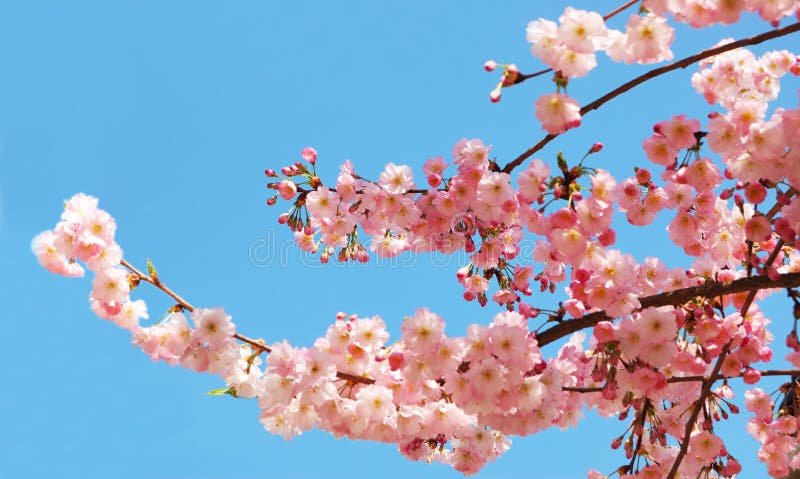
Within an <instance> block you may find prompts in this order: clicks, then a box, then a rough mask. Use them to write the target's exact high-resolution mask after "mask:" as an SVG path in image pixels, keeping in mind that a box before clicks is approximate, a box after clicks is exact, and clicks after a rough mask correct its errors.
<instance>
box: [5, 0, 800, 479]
mask: <svg viewBox="0 0 800 479" xmlns="http://www.w3.org/2000/svg"><path fill="white" fill-rule="evenodd" d="M345 3H346V4H345ZM619 3H621V2H619ZM488 5H489V4H488V3H487V2H478V1H472V0H448V1H440V2H421V1H410V2H402V3H393V4H390V3H389V2H367V1H357V2H356V1H353V2H316V1H315V2H258V1H241V2H228V3H224V2H210V1H200V0H195V1H189V0H180V1H179V0H174V1H170V2H164V1H154V0H143V1H135V2H134V1H120V2H107V1H84V0H74V1H70V2H65V1H61V0H52V1H44V0H30V1H24V2H23V1H16V2H15V1H8V0H6V1H0V65H2V74H0V248H1V249H0V251H2V254H0V268H2V271H3V280H2V287H1V288H0V300H1V301H2V303H1V304H2V305H3V313H2V317H3V321H4V327H3V332H2V334H0V337H2V338H3V339H4V341H3V343H4V345H3V347H2V348H0V365H1V366H0V368H2V369H0V370H1V371H2V375H0V377H2V387H1V391H2V393H0V411H2V413H0V478H26V477H32V478H38V477H59V478H78V477H80V478H101V477H102V478H109V477H119V478H287V479H288V478H313V477H329V478H344V477H348V478H350V477H353V476H356V477H359V476H362V475H367V474H369V475H371V476H380V477H383V478H394V477H419V478H424V477H436V478H446V477H459V474H457V473H455V472H453V471H451V470H449V469H448V468H446V467H444V466H440V465H431V466H427V465H425V464H421V463H412V462H409V461H407V460H405V459H403V458H401V457H400V456H399V455H398V454H397V453H396V451H395V449H394V447H392V446H390V445H380V444H370V443H362V442H358V443H356V442H352V441H349V440H336V439H334V438H332V437H331V436H329V435H328V434H326V433H321V432H318V431H314V432H310V433H306V434H304V435H303V436H301V437H299V438H296V439H295V440H293V441H291V442H284V440H283V439H281V438H279V437H274V436H270V435H269V434H268V433H266V432H265V431H263V429H262V427H261V425H260V424H259V422H258V409H257V407H256V404H255V403H254V402H248V401H246V400H232V399H230V398H215V397H209V396H205V395H204V394H203V393H204V392H205V391H208V390H210V389H213V388H216V387H220V385H221V384H220V382H219V381H217V380H216V379H214V378H211V377H205V376H200V375H197V374H194V373H191V372H189V371H185V370H182V369H177V368H170V367H168V366H166V365H164V364H152V363H151V362H150V360H149V359H148V358H147V357H146V356H144V355H143V354H141V353H140V352H139V351H137V350H135V349H134V348H133V347H132V346H131V345H130V341H129V338H128V334H127V333H126V332H124V331H122V330H119V329H117V328H116V327H114V326H113V325H111V324H109V323H106V322H104V321H101V320H99V319H96V318H95V317H93V315H92V313H91V312H90V310H89V308H88V302H87V296H88V293H89V290H90V282H89V280H88V279H82V280H69V279H64V278H60V277H56V276H53V275H50V274H48V273H46V272H45V271H43V270H42V269H41V268H39V267H38V265H37V264H36V261H35V259H34V257H33V256H32V255H31V253H30V250H29V245H30V240H31V238H32V237H33V236H34V235H36V234H37V233H39V232H40V231H42V230H44V229H47V228H51V227H52V226H53V225H54V224H55V222H56V221H57V219H58V215H59V214H60V210H61V204H62V201H63V200H64V199H66V198H68V197H70V196H71V195H72V194H74V193H76V192H81V191H82V192H85V193H88V194H92V195H95V196H97V197H99V198H100V200H101V207H103V208H105V209H107V210H108V211H109V212H111V213H112V214H113V215H114V216H115V217H116V218H117V220H118V224H119V229H118V234H117V238H118V241H119V243H120V244H121V245H122V247H123V249H124V250H125V251H126V253H127V254H126V257H127V258H128V259H129V260H131V261H132V262H134V263H135V264H138V265H140V266H141V265H143V264H144V261H145V259H146V258H147V257H148V256H152V257H153V259H154V261H155V263H156V266H157V267H158V269H159V272H160V275H161V278H162V279H163V280H164V281H165V282H166V283H167V284H168V285H170V286H172V287H173V288H174V289H176V290H177V291H178V292H180V293H181V294H183V295H184V296H185V297H186V298H187V299H188V300H189V301H191V302H193V303H195V304H197V305H202V306H208V307H213V306H224V307H225V308H226V310H227V311H229V312H230V313H231V314H232V315H233V316H234V320H235V321H236V322H237V324H238V325H239V328H240V330H241V331H243V332H245V333H247V334H249V335H251V336H254V337H263V338H265V339H266V340H267V341H269V342H272V341H275V340H280V339H283V338H288V339H289V340H290V341H291V342H292V343H294V344H297V345H309V344H311V343H312V342H313V340H314V338H316V337H317V336H319V335H322V334H324V331H325V329H326V327H327V326H328V324H330V322H332V321H333V319H334V315H335V313H336V312H337V311H346V312H348V313H358V314H360V315H373V314H380V315H382V316H383V318H384V319H385V320H386V321H387V323H388V324H389V329H390V331H391V332H392V334H393V335H395V336H396V335H397V334H398V333H399V323H400V321H401V319H402V317H403V315H406V314H411V313H413V311H414V309H416V308H417V307H421V306H427V307H429V308H431V309H432V310H434V311H436V312H439V313H440V314H442V315H443V316H444V317H445V320H446V321H447V322H448V332H450V333H451V334H461V333H463V331H464V329H465V327H466V325H467V324H469V323H471V322H488V321H489V320H490V318H491V316H493V315H494V314H495V312H496V310H495V309H493V308H491V307H487V308H486V309H480V308H478V307H477V305H475V304H467V303H465V302H463V301H461V300H460V299H459V297H460V291H459V289H460V287H459V286H458V285H457V284H456V281H455V277H454V276H455V271H456V269H457V268H458V267H459V266H460V265H461V264H462V263H459V261H456V260H451V261H450V262H447V261H444V260H443V259H442V258H438V259H436V260H433V259H431V258H428V257H420V258H416V260H415V264H413V265H409V264H400V263H397V264H384V265H382V266H380V267H376V266H370V267H362V266H358V267H340V266H338V265H331V266H329V267H327V268H320V267H318V266H317V265H316V263H315V262H314V261H313V260H312V261H308V260H307V259H304V258H302V257H301V255H299V254H298V252H297V250H291V249H288V248H287V247H286V246H285V245H286V242H287V240H288V239H289V238H290V236H289V235H288V234H287V231H285V230H284V229H282V228H280V229H279V228H276V226H277V225H276V223H275V219H276V217H277V215H278V214H279V213H280V212H281V211H282V209H281V208H282V207H281V208H267V207H266V206H264V200H265V199H266V196H267V195H266V191H265V188H264V185H265V183H266V181H265V178H264V177H263V173H262V172H263V170H264V168H267V167H276V166H281V165H283V164H287V163H289V162H294V161H295V160H297V159H299V152H300V150H301V149H302V148H303V147H304V146H306V145H313V146H314V147H316V148H317V150H318V151H319V155H320V156H319V168H320V170H321V172H322V176H323V178H325V179H326V180H328V181H335V174H336V172H337V171H338V165H339V164H340V163H341V162H342V161H343V160H344V159H346V158H349V159H351V160H352V161H353V162H354V163H355V164H356V165H357V168H358V170H359V171H360V172H361V173H362V174H365V175H371V176H377V173H378V172H379V171H380V170H381V169H382V165H384V164H385V163H387V162H394V163H397V164H403V163H406V164H410V165H412V166H413V167H414V168H415V170H416V171H420V169H421V166H422V163H423V161H424V160H425V159H426V158H428V157H429V156H434V155H448V154H449V152H450V149H451V147H452V145H453V143H455V142H456V141H457V140H458V139H459V138H461V137H470V138H472V137H480V138H482V139H483V140H484V141H485V142H486V143H490V144H493V145H494V149H493V153H494V154H495V155H497V157H498V160H499V161H500V163H505V162H507V161H509V160H510V159H512V158H513V157H514V156H516V155H517V154H519V153H520V152H522V151H524V150H525V149H526V148H527V147H529V146H530V145H532V144H533V143H535V142H536V141H538V140H539V138H541V136H542V134H543V132H542V131H541V130H540V129H539V126H538V124H537V123H536V121H535V118H534V117H533V102H534V100H535V98H536V97H537V96H538V94H539V93H540V92H542V91H545V90H546V91H549V90H550V89H551V86H550V84H549V83H548V81H547V79H546V78H542V79H540V80H538V81H537V82H530V83H528V84H525V85H524V86H521V87H517V88H514V89H511V90H507V91H505V92H504V95H503V101H502V102H501V103H500V104H498V105H492V104H490V103H489V101H488V93H489V91H490V90H491V89H492V88H493V86H494V83H495V82H496V81H497V77H496V76H495V75H490V74H488V73H485V72H483V70H482V68H481V67H482V64H483V62H484V61H485V60H487V59H490V58H493V59H496V60H498V61H500V62H512V61H513V62H517V63H518V64H519V65H520V68H521V69H522V70H523V71H533V70H535V69H539V68H540V67H541V66H540V64H538V63H537V61H536V60H535V59H534V58H533V57H531V56H530V54H529V53H528V45H527V44H526V43H525V26H526V24H527V22H528V21H530V20H533V19H536V18H539V17H548V18H556V17H557V16H558V15H559V13H560V12H561V10H562V9H563V6H564V5H563V4H561V3H560V2H530V1H527V2H523V1H508V2H502V7H499V6H495V7H489V6H488ZM497 5H499V4H497ZM573 5H574V6H576V7H588V6H590V5H592V6H594V7H595V8H598V9H600V10H601V11H610V10H612V9H613V8H615V7H616V6H617V2H611V1H605V0H604V1H601V2H598V1H592V2H589V1H582V2H573ZM748 19H750V20H752V16H748ZM612 25H614V26H619V23H613V24H612ZM766 29H768V26H767V25H765V24H763V23H762V22H754V21H748V22H746V23H745V24H744V25H740V26H737V27H735V28H729V29H714V30H713V31H712V32H700V33H697V32H687V31H686V29H681V30H680V31H679V34H683V33H686V35H685V36H680V35H679V37H678V40H677V43H676V45H675V48H674V50H675V51H676V55H677V56H681V55H682V54H687V53H690V52H692V50H693V49H696V48H698V47H705V46H710V45H711V44H712V43H714V42H715V41H716V39H715V38H714V36H715V35H716V36H719V35H720V34H722V35H729V36H736V37H740V36H743V35H749V34H753V33H758V32H761V31H764V30H766ZM720 32H722V33H720ZM797 44H798V42H797V38H796V37H795V38H790V39H788V40H783V41H781V42H776V43H775V44H774V45H773V46H774V47H775V48H777V47H779V46H781V47H786V46H787V45H788V46H796V45H797ZM763 50H764V48H758V49H757V51H763ZM641 71H643V68H629V69H625V68H620V67H618V66H615V65H611V64H610V63H609V62H608V61H606V60H605V59H604V57H601V66H600V68H599V69H598V70H597V71H595V72H593V73H594V74H593V75H592V76H591V77H590V79H588V80H586V79H584V80H577V81H574V82H573V84H571V85H570V93H571V95H572V96H574V97H576V98H577V99H578V100H579V101H582V102H583V103H586V102H588V101H589V100H591V99H593V98H595V97H596V96H599V95H600V94H602V93H604V92H605V91H606V90H608V89H610V88H612V87H613V86H615V85H616V84H618V83H620V82H621V81H622V80H623V79H626V78H630V77H632V76H634V75H635V74H638V73H640V72H641ZM693 71H694V70H693V69H692V70H691V71H686V72H676V73H674V74H672V75H669V76H668V77H666V78H662V79H659V80H657V81H653V82H651V83H649V84H647V85H645V86H644V87H641V88H639V89H637V90H635V91H634V92H631V94H629V95H627V96H626V97H624V98H621V99H618V100H617V101H615V102H614V103H612V104H609V105H607V106H606V107H604V108H603V109H602V110H601V111H600V112H596V113H593V114H592V115H591V116H588V117H587V118H586V119H585V122H584V124H585V127H584V128H582V129H581V130H579V131H574V132H569V133H568V134H567V135H565V136H564V137H563V138H561V139H559V140H558V141H556V142H555V143H554V144H553V145H551V146H550V147H549V148H547V149H545V150H544V151H543V152H542V153H541V154H540V155H539V156H540V157H541V158H543V159H545V160H547V161H550V162H551V163H552V162H553V160H554V156H555V153H556V152H557V151H558V150H563V151H564V152H565V154H566V155H567V157H568V158H576V157H578V156H579V155H580V154H582V153H583V152H584V151H586V149H587V148H588V147H589V145H591V143H592V142H594V141H603V142H604V143H605V144H606V149H605V150H604V151H603V153H602V154H601V155H598V156H597V157H596V160H595V162H596V163H595V165H594V166H598V167H603V168H607V169H610V170H611V171H612V172H615V173H617V174H623V173H626V174H629V173H630V172H631V171H632V167H633V165H634V164H636V163H637V162H641V161H642V160H643V159H644V155H643V152H642V151H641V148H640V145H641V141H642V140H643V139H644V138H645V137H646V136H647V135H648V134H649V131H650V128H651V126H652V124H653V123H655V122H656V121H659V120H662V119H667V118H669V117H670V116H672V115H674V114H678V113H682V112H688V113H689V114H691V115H694V116H697V117H700V118H702V117H704V116H705V114H706V113H707V112H708V111H709V108H708V107H707V106H706V105H705V104H704V103H703V101H702V99H701V98H700V97H699V96H697V95H696V94H694V93H693V91H692V90H691V87H690V85H689V82H688V78H689V76H690V74H691V73H692V72H693ZM786 85H787V87H788V88H787V89H785V90H784V94H783V96H782V98H783V99H784V102H785V104H787V105H791V106H794V105H796V101H797V95H796V91H797V81H796V80H795V79H791V80H788V81H787V82H786ZM420 178H421V176H420ZM662 228H663V223H661V224H659V225H656V227H654V228H652V229H650V230H648V231H647V232H641V231H637V234H636V235H635V236H632V235H626V234H621V235H620V242H619V244H620V246H621V247H623V248H624V249H628V250H630V251H632V252H633V253H634V254H636V255H637V256H638V257H640V258H643V257H644V256H647V255H649V254H668V256H666V261H667V262H668V263H669V264H670V265H675V266H677V265H686V264H687V263H686V262H685V261H684V260H683V259H682V258H681V257H680V256H678V255H676V254H675V252H676V249H675V248H674V247H671V246H670V245H669V244H668V243H667V242H666V238H665V237H666V235H665V234H664V232H663V230H662ZM643 235H646V236H643ZM461 261H463V260H461ZM141 291H142V292H141V293H139V294H141V295H142V296H140V297H143V298H145V299H147V300H148V305H149V308H150V312H151V315H152V316H154V317H158V316H159V315H160V313H161V312H163V311H164V310H165V309H166V308H167V307H168V306H169V305H170V303H169V302H167V301H166V300H165V299H164V298H163V297H161V296H159V295H157V294H154V293H153V292H152V291H148V290H147V288H141ZM137 293H138V291H137ZM540 300H541V301H542V302H543V305H546V304H547V303H546V302H547V301H548V299H547V297H542V298H540ZM778 311H779V312H781V313H782V310H778ZM776 314H777V313H776ZM783 333H784V334H785V331H783ZM588 416H589V419H588V421H587V422H586V423H585V424H584V425H582V426H581V427H579V428H577V429H574V430H571V431H567V432H561V431H557V430H556V431H548V432H546V433H542V434H539V435H536V436H534V437H529V438H516V439H514V445H513V447H512V449H511V451H510V452H508V453H507V454H506V455H505V456H503V457H501V458H500V460H499V461H498V462H497V463H494V464H492V465H490V466H489V467H487V468H486V469H485V470H484V471H483V472H482V473H481V476H479V477H487V478H488V477H504V478H507V477H528V478H530V477H543V478H560V477H564V478H567V477H570V478H575V477H584V476H583V474H584V473H585V471H586V470H587V469H589V468H591V467H594V466H597V467H599V468H600V469H601V470H602V471H606V472H608V471H610V470H612V469H613V468H614V467H615V466H617V465H619V464H620V463H621V462H622V461H623V458H622V457H621V456H618V455H612V454H611V452H610V450H609V449H608V444H609V443H610V441H611V439H612V438H613V437H614V436H616V435H618V434H619V433H620V432H621V431H622V429H624V427H623V426H622V424H621V423H619V422H618V421H609V422H606V423H604V422H601V421H598V420H596V419H594V416H593V414H591V413H590V414H589V415H588ZM737 437H739V439H737V440H733V441H732V442H731V443H730V445H731V449H732V452H734V453H735V454H737V456H738V457H739V458H740V460H742V462H743V463H744V464H745V467H746V468H750V469H749V471H750V474H747V475H748V476H751V475H755V476H758V475H761V474H763V468H761V467H760V466H757V465H755V466H754V465H753V464H754V459H753V457H752V456H753V454H754V450H755V448H754V446H755V441H753V440H752V439H750V438H749V437H748V436H745V435H744V432H742V431H741V430H739V432H738V433H737Z"/></svg>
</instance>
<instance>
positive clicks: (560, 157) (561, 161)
mask: <svg viewBox="0 0 800 479" xmlns="http://www.w3.org/2000/svg"><path fill="white" fill-rule="evenodd" d="M556 161H557V162H558V169H559V170H561V171H562V172H563V173H564V174H566V173H567V171H569V166H567V160H566V159H565V158H564V154H563V153H561V152H560V151H559V152H558V155H556Z"/></svg>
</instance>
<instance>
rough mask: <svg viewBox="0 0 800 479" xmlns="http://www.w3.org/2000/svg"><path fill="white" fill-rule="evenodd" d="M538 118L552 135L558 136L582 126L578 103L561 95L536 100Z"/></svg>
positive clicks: (545, 96) (543, 96)
mask: <svg viewBox="0 0 800 479" xmlns="http://www.w3.org/2000/svg"><path fill="white" fill-rule="evenodd" d="M536 118H537V119H538V120H539V121H541V122H542V128H543V129H544V130H545V131H547V132H548V133H550V134H551V135H558V134H560V133H563V132H565V131H567V130H569V129H570V128H575V127H577V126H580V124H581V113H580V106H579V105H578V102H576V101H575V100H573V99H572V98H570V97H568V96H567V95H563V94H561V93H552V94H549V95H542V96H540V97H539V99H538V100H536Z"/></svg>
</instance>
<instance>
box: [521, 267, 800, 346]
mask: <svg viewBox="0 0 800 479" xmlns="http://www.w3.org/2000/svg"><path fill="white" fill-rule="evenodd" d="M797 286H800V273H785V274H782V275H780V276H779V277H778V279H776V280H771V279H769V277H768V276H753V277H750V278H740V279H737V280H734V281H731V282H730V283H718V282H709V283H706V284H701V285H700V286H691V287H689V288H681V289H676V290H673V291H666V292H663V293H659V294H654V295H651V296H645V297H643V298H640V299H639V302H640V303H641V307H640V308H639V309H645V308H655V307H659V306H677V305H680V304H683V303H686V302H687V301H690V300H692V299H693V298H697V297H701V298H714V297H717V296H722V295H727V294H736V293H743V292H745V291H757V290H762V289H773V288H794V287H797ZM612 319H614V318H612V317H610V316H608V315H607V314H606V313H605V311H596V312H594V313H589V314H586V315H584V316H581V317H580V318H575V319H570V320H567V321H564V322H562V323H559V324H557V325H555V326H553V327H552V328H550V329H548V330H546V331H544V332H542V333H540V334H537V335H536V338H537V340H538V342H539V346H540V347H541V346H544V345H545V344H550V343H552V342H553V341H556V340H558V339H561V338H563V337H564V336H568V335H570V334H572V333H574V332H576V331H580V330H581V329H585V328H588V327H591V326H594V325H596V324H597V323H599V322H600V321H610V320H612Z"/></svg>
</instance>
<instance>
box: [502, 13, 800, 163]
mask: <svg viewBox="0 0 800 479" xmlns="http://www.w3.org/2000/svg"><path fill="white" fill-rule="evenodd" d="M797 31H800V22H798V23H793V24H791V25H788V26H785V27H783V28H776V29H775V30H770V31H768V32H764V33H761V34H758V35H755V36H752V37H748V38H743V39H740V40H737V41H735V42H731V43H728V44H725V45H720V46H718V47H714V48H709V49H708V50H703V51H702V52H700V53H696V54H694V55H692V56H689V57H686V58H684V59H682V60H678V61H676V62H673V63H670V64H668V65H664V66H662V67H659V68H654V69H652V70H650V71H648V72H647V73H644V74H642V75H639V76H638V77H636V78H634V79H633V80H630V81H628V82H626V83H623V84H622V85H620V86H619V87H617V88H615V89H614V90H611V91H610V92H608V93H606V94H605V95H603V96H601V97H600V98H598V99H596V100H594V101H593V102H591V103H589V104H587V105H585V106H584V107H583V108H581V116H585V115H586V114H587V113H589V112H590V111H592V110H596V109H598V108H600V106H602V105H603V104H604V103H606V102H608V101H610V100H612V99H613V98H616V97H618V96H619V95H621V94H623V93H625V92H627V91H628V90H631V89H633V88H634V87H636V86H638V85H640V84H642V83H644V82H646V81H648V80H651V79H653V78H655V77H658V76H661V75H663V74H665V73H669V72H671V71H673V70H678V69H682V68H686V67H688V66H690V65H692V64H694V63H696V62H698V61H700V60H703V59H705V58H708V57H713V56H714V55H719V54H720V53H725V52H727V51H730V50H735V49H737V48H741V47H744V46H749V45H757V44H759V43H763V42H766V41H768V40H772V39H775V38H778V37H782V36H785V35H789V34H791V33H795V32H797ZM557 136H559V135H549V134H548V135H547V136H545V137H544V138H542V139H541V140H540V141H539V143H536V144H535V145H534V146H532V147H531V148H529V149H528V150H527V151H525V152H524V153H522V154H521V155H519V156H518V157H516V158H515V159H514V160H513V161H511V162H510V163H508V164H507V165H506V166H504V167H503V169H502V170H501V171H502V172H504V173H511V171H512V170H514V168H516V167H517V166H519V165H521V164H522V162H524V161H525V160H526V159H528V158H530V157H531V156H532V155H533V154H534V153H536V152H537V151H539V150H541V149H542V148H544V147H545V145H547V144H548V143H550V142H551V141H553V140H554V139H555V138H556V137H557Z"/></svg>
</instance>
